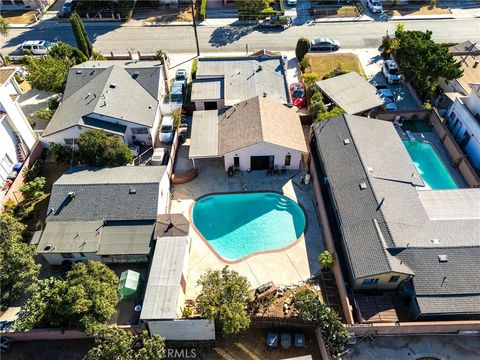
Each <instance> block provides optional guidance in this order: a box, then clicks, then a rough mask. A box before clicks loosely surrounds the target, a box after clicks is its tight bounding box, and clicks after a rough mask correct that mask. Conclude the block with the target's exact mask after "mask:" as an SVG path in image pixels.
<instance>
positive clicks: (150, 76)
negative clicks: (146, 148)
mask: <svg viewBox="0 0 480 360" xmlns="http://www.w3.org/2000/svg"><path fill="white" fill-rule="evenodd" d="M164 86H165V85H164V81H163V70H162V65H161V64H160V63H158V62H154V61H88V62H85V63H83V64H80V65H77V66H74V67H72V68H71V69H70V71H69V73H68V78H67V84H66V88H65V93H64V95H63V99H62V102H61V103H60V106H59V107H58V109H57V111H56V112H55V114H54V116H53V118H52V119H51V120H50V122H49V123H48V126H47V127H46V129H45V131H44V133H43V135H42V141H43V142H44V143H50V142H53V143H57V144H63V145H69V146H75V143H76V141H77V139H78V137H79V136H80V134H82V133H84V132H85V131H87V130H89V129H101V130H104V131H106V132H107V133H109V134H111V135H113V136H118V137H119V138H121V139H122V140H123V141H125V142H126V143H128V144H129V145H132V144H142V145H154V144H155V137H156V134H157V132H158V128H159V124H160V119H161V114H160V106H159V105H160V104H161V103H162V101H163V97H164V94H165V88H164Z"/></svg>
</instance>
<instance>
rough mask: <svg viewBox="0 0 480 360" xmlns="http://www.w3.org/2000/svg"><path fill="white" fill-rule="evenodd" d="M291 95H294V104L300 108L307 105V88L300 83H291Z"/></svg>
mask: <svg viewBox="0 0 480 360" xmlns="http://www.w3.org/2000/svg"><path fill="white" fill-rule="evenodd" d="M290 95H291V96H292V104H293V105H295V106H296V107H298V108H303V107H305V106H306V105H307V103H306V101H305V88H304V87H303V85H302V84H300V83H293V84H291V85H290Z"/></svg>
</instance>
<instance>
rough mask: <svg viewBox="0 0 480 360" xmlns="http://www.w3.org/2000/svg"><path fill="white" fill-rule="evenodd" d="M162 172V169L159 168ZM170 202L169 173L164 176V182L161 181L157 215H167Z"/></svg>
mask: <svg viewBox="0 0 480 360" xmlns="http://www.w3.org/2000/svg"><path fill="white" fill-rule="evenodd" d="M158 169H159V171H160V167H158ZM169 201H170V178H169V177H168V174H167V171H165V173H164V174H163V177H162V180H161V181H160V188H159V191H158V207H157V214H166V213H167V206H168V203H169Z"/></svg>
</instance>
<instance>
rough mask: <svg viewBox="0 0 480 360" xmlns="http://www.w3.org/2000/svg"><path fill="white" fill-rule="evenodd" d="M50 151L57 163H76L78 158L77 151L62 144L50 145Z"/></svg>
mask: <svg viewBox="0 0 480 360" xmlns="http://www.w3.org/2000/svg"><path fill="white" fill-rule="evenodd" d="M50 151H51V152H52V154H53V156H54V157H55V160H56V161H60V162H65V163H68V162H74V161H75V159H77V158H78V152H77V151H75V150H74V149H72V148H71V147H68V146H65V145H62V144H56V143H50Z"/></svg>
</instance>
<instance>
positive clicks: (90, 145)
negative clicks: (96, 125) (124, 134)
mask: <svg viewBox="0 0 480 360" xmlns="http://www.w3.org/2000/svg"><path fill="white" fill-rule="evenodd" d="M78 155H79V159H80V161H82V162H85V163H87V164H89V165H92V166H123V165H127V164H129V163H131V162H132V161H133V155H132V152H131V151H130V149H129V148H128V145H127V144H126V143H125V142H123V141H122V140H121V139H120V138H118V137H115V136H108V135H107V133H106V132H105V131H103V130H89V131H86V132H84V133H83V134H81V135H80V136H79V138H78Z"/></svg>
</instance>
